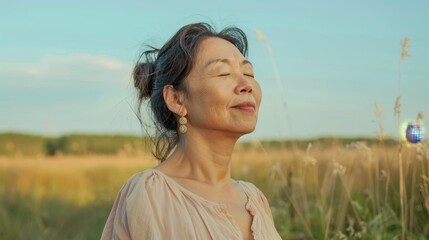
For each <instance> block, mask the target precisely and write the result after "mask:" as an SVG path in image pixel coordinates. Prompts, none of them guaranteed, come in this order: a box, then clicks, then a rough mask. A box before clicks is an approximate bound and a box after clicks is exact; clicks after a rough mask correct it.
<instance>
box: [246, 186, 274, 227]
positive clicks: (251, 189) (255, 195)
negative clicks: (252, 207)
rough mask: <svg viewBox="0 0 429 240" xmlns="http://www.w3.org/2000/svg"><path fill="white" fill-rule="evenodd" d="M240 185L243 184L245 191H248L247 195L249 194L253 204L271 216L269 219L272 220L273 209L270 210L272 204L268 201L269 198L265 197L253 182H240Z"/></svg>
mask: <svg viewBox="0 0 429 240" xmlns="http://www.w3.org/2000/svg"><path fill="white" fill-rule="evenodd" d="M240 183H241V184H242V186H243V188H244V191H246V193H247V194H248V196H249V198H250V199H251V200H253V202H254V203H255V204H256V205H257V206H258V207H260V208H261V209H263V211H264V212H265V213H266V214H267V215H268V216H269V218H271V219H272V213H271V209H270V204H269V202H268V200H267V198H266V197H265V195H264V193H263V192H262V191H261V190H259V188H258V187H256V186H255V185H254V184H253V183H251V182H246V181H240Z"/></svg>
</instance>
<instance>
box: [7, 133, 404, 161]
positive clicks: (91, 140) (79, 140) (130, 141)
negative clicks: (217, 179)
mask: <svg viewBox="0 0 429 240" xmlns="http://www.w3.org/2000/svg"><path fill="white" fill-rule="evenodd" d="M358 141H362V142H365V143H366V144H367V145H368V146H371V145H374V144H379V142H378V140H377V139H373V138H338V137H326V138H318V139H311V140H284V141H278V140H262V141H248V142H241V143H240V144H239V145H241V148H242V149H245V150H247V149H251V148H259V147H263V148H265V149H278V148H300V149H305V148H306V147H307V146H308V144H309V143H312V144H313V145H316V144H317V145H323V146H327V147H328V146H333V145H341V146H345V145H347V144H350V143H352V142H358ZM383 144H384V145H385V146H393V145H395V144H396V141H394V140H392V139H387V140H384V141H383ZM149 150H150V141H149V139H148V138H147V137H137V136H127V135H87V134H70V135H64V136H60V137H44V136H38V135H29V134H22V133H0V156H17V155H23V156H40V155H42V156H54V155H58V154H62V155H87V154H100V155H115V154H120V153H125V154H136V153H140V152H147V151H149Z"/></svg>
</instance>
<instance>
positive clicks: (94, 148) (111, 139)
mask: <svg viewBox="0 0 429 240" xmlns="http://www.w3.org/2000/svg"><path fill="white" fill-rule="evenodd" d="M146 140H147V139H145V138H144V137H136V136H126V135H85V134H70V135H64V136H60V137H43V136H37V135H28V134H21V133H0V155H3V156H15V155H25V156H30V155H34V156H37V155H45V156H53V155H57V154H63V155H86V154H100V155H101V154H102V155H106V154H107V155H110V154H119V153H121V152H123V153H126V154H128V153H131V154H132V153H136V152H141V151H148V150H149V144H148V141H146Z"/></svg>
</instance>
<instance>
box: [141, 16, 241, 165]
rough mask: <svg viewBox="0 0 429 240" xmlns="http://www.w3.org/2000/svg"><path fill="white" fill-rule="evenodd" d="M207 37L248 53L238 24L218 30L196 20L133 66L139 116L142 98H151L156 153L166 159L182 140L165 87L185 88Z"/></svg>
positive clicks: (153, 48)
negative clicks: (186, 79) (166, 99)
mask: <svg viewBox="0 0 429 240" xmlns="http://www.w3.org/2000/svg"><path fill="white" fill-rule="evenodd" d="M208 37H217V38H222V39H225V40H227V41H229V42H231V43H232V44H234V45H235V46H236V47H237V49H238V50H239V51H240V52H241V53H242V54H243V56H246V55H247V37H246V35H245V33H244V32H243V31H242V30H241V29H239V28H236V27H228V28H225V29H223V30H222V31H220V32H218V33H217V32H215V30H214V29H213V27H212V26H210V25H209V24H207V23H194V24H189V25H186V26H184V27H182V28H181V29H180V30H179V31H177V33H176V34H175V35H174V36H173V37H172V38H171V39H170V40H168V41H167V43H165V44H164V46H162V48H161V49H158V48H155V47H152V46H148V47H149V50H147V51H144V52H143V53H142V54H141V55H140V58H139V60H138V61H137V64H136V66H135V68H134V72H133V78H134V86H135V87H136V88H137V90H138V101H139V102H138V103H139V104H138V114H139V115H138V117H139V119H140V122H141V123H143V122H142V119H141V112H140V109H141V105H142V102H143V101H144V100H146V99H148V100H149V101H148V103H149V104H150V109H151V115H152V121H153V123H154V126H155V131H156V133H155V136H154V137H153V138H151V140H152V142H153V143H154V149H153V152H152V153H153V155H154V156H155V157H156V158H157V159H158V160H160V161H161V162H162V161H164V160H165V159H166V158H167V156H168V155H169V154H170V152H171V150H172V149H173V148H174V147H175V146H176V144H177V142H178V141H179V135H178V133H177V127H178V124H177V118H176V116H175V115H174V113H173V112H171V111H170V110H169V109H168V108H167V105H166V103H165V101H164V97H163V88H164V86H166V85H172V86H173V88H174V89H175V90H183V91H185V92H186V89H185V87H184V84H183V80H184V79H185V78H186V76H187V75H188V74H189V72H190V71H191V68H192V67H193V65H194V63H195V56H196V52H197V48H198V45H199V44H200V43H201V41H202V40H204V39H206V38H208Z"/></svg>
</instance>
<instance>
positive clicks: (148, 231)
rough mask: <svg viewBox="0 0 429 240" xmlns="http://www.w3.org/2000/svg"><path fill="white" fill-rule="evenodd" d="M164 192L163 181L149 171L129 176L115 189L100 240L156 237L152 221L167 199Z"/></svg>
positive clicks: (159, 176) (157, 231)
mask: <svg viewBox="0 0 429 240" xmlns="http://www.w3.org/2000/svg"><path fill="white" fill-rule="evenodd" d="M165 189H168V188H166V187H165V181H164V179H163V178H162V176H161V175H159V174H157V173H156V172H155V171H154V170H152V169H147V170H144V171H142V172H139V173H137V174H134V175H133V176H131V177H130V178H129V179H128V180H127V181H126V182H125V184H124V185H123V186H122V188H121V189H120V190H119V193H118V195H117V197H116V200H115V202H114V204H113V207H112V210H111V212H110V215H109V218H108V220H107V223H106V225H105V227H104V231H103V235H102V236H103V237H102V239H112V238H114V239H132V238H133V237H135V236H140V237H143V236H145V237H146V238H147V239H151V237H152V236H157V235H158V234H160V229H159V228H157V227H156V226H155V225H156V222H155V223H154V221H153V220H154V219H156V216H157V215H159V212H160V210H159V209H160V208H161V207H162V206H165V200H166V199H169V198H168V197H166V196H165V195H166V194H168V192H166V191H165ZM161 212H162V211H161Z"/></svg>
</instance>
